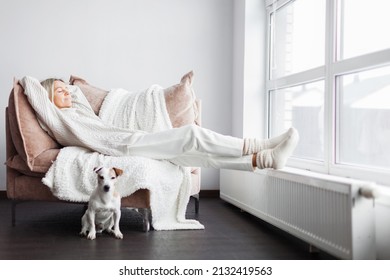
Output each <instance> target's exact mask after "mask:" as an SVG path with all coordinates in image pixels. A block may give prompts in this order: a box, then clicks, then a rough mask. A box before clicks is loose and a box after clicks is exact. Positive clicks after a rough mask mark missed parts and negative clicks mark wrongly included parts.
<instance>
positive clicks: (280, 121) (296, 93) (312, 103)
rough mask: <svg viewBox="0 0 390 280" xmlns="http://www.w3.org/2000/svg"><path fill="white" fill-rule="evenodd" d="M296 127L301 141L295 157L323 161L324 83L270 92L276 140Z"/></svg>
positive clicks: (271, 120) (271, 115)
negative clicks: (290, 128)
mask: <svg viewBox="0 0 390 280" xmlns="http://www.w3.org/2000/svg"><path fill="white" fill-rule="evenodd" d="M291 126H294V127H295V128H296V129H297V130H298V131H299V135H300V140H299V144H298V146H297V148H296V149H295V151H294V154H293V156H295V157H299V158H305V159H314V160H321V161H322V160H323V159H324V149H323V146H324V145H323V139H324V137H323V133H324V82H323V81H319V82H315V83H309V84H304V85H301V86H295V87H290V88H286V89H280V90H274V91H271V92H270V129H271V136H276V135H278V134H280V133H282V132H284V131H286V130H287V129H288V128H289V127H291Z"/></svg>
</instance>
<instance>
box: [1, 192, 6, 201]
mask: <svg viewBox="0 0 390 280" xmlns="http://www.w3.org/2000/svg"><path fill="white" fill-rule="evenodd" d="M6 198H7V192H6V191H0V199H6Z"/></svg>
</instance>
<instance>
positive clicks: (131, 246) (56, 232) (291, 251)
mask: <svg viewBox="0 0 390 280" xmlns="http://www.w3.org/2000/svg"><path fill="white" fill-rule="evenodd" d="M83 211H84V209H83V206H82V205H78V204H70V203H46V202H26V203H20V204H18V205H17V220H16V227H12V226H11V203H10V201H8V200H6V199H0V213H1V214H0V224H1V227H0V259H3V260H4V259H9V260H18V259H27V260H29V259H40V260H52V259H53V260H75V259H76V260H77V259H92V260H100V259H112V260H121V259H139V260H154V259H166V260H173V259H183V260H190V259H198V260H216V259H219V260H221V259H233V260H235V259H237V260H250V259H267V260H289V259H299V260H302V259H333V257H332V256H329V255H327V254H325V253H323V252H320V253H315V254H312V253H309V251H308V245H307V244H305V243H303V242H301V241H299V240H297V239H295V238H293V237H291V236H290V235H288V234H286V233H284V232H282V231H279V230H277V229H275V228H274V227H272V226H270V225H268V224H266V223H264V222H262V221H261V220H259V219H257V218H255V217H253V216H251V215H250V214H247V213H244V212H241V211H240V210H239V209H238V208H236V207H234V206H232V205H230V204H228V203H226V202H224V201H222V200H220V199H219V198H201V201H200V214H199V215H198V216H197V217H196V215H195V213H194V205H193V202H192V201H191V202H190V205H189V207H188V211H187V217H188V218H195V217H196V218H197V219H199V220H200V221H201V222H202V223H203V224H204V225H205V227H206V229H205V230H180V231H150V232H147V233H144V232H142V224H141V223H142V222H141V219H140V216H139V214H138V213H137V212H134V211H132V210H127V209H125V210H123V214H122V219H121V230H122V233H123V235H124V239H123V240H117V239H115V238H113V237H112V236H109V235H107V234H101V235H98V237H97V239H96V240H93V241H90V240H87V239H85V238H81V237H79V235H78V233H79V231H80V220H81V216H82V214H83Z"/></svg>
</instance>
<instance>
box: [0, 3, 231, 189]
mask: <svg viewBox="0 0 390 280" xmlns="http://www.w3.org/2000/svg"><path fill="white" fill-rule="evenodd" d="M233 2H234V1H233V0H159V1H158V0H112V1H105V0H83V1H79V0H56V1H53V0H35V1H29V0H0V40H1V43H0V65H1V67H0V92H1V97H0V106H1V111H2V112H4V109H5V107H6V106H7V104H8V95H9V92H10V90H11V87H12V79H13V77H17V78H21V77H23V76H25V75H30V76H34V77H36V78H38V79H43V78H46V77H49V76H56V77H60V78H63V79H66V80H67V79H68V78H69V75H71V74H74V75H79V76H81V77H84V78H85V79H87V81H89V82H90V83H91V84H93V85H96V86H98V87H101V88H106V89H109V88H115V87H123V88H125V89H128V90H139V89H144V88H146V87H148V86H150V85H151V84H160V85H161V86H164V87H168V86H170V85H172V84H174V83H177V82H178V81H179V80H180V78H181V76H182V74H184V73H186V72H187V71H189V70H194V72H195V83H194V89H195V92H196V94H197V96H198V97H199V98H201V99H202V101H203V125H204V126H205V127H208V128H210V129H213V130H215V131H218V132H220V133H224V134H231V121H232V116H231V108H232V98H231V95H232V89H231V80H232V71H231V69H232V48H233V47H232V42H233V28H232V26H233ZM0 118H1V120H0V131H4V127H5V124H4V113H1V114H0ZM1 135H2V136H1V138H0V146H1V155H0V157H1V161H2V162H5V136H4V133H1ZM202 176H203V177H202V189H215V188H218V186H219V171H218V170H211V169H203V173H202ZM0 190H5V166H4V165H1V167H0Z"/></svg>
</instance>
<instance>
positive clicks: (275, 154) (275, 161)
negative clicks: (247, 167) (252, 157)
mask: <svg viewBox="0 0 390 280" xmlns="http://www.w3.org/2000/svg"><path fill="white" fill-rule="evenodd" d="M298 141H299V134H298V131H297V130H296V129H295V128H293V129H292V132H291V135H290V136H288V138H286V139H285V140H284V141H283V142H282V143H280V144H279V145H277V146H276V147H275V148H273V149H266V150H263V151H260V152H259V153H257V157H256V164H257V168H260V169H264V168H274V169H281V168H283V167H284V166H285V165H286V162H287V159H288V158H289V157H290V156H291V154H292V153H293V151H294V149H295V147H296V146H297V144H298Z"/></svg>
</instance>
